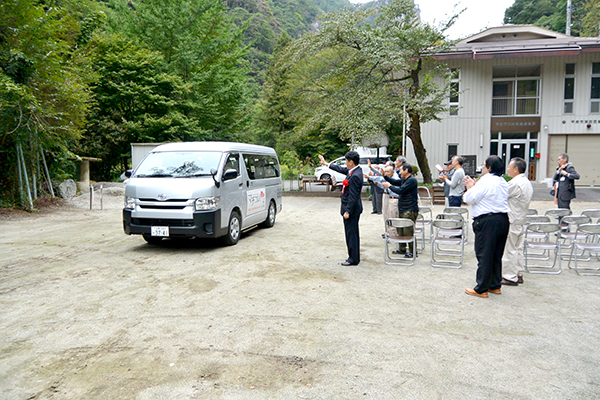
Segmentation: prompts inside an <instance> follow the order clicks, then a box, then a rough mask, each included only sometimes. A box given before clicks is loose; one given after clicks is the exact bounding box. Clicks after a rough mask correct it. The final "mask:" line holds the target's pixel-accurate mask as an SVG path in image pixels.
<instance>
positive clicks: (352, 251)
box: [319, 151, 363, 266]
mask: <svg viewBox="0 0 600 400" xmlns="http://www.w3.org/2000/svg"><path fill="white" fill-rule="evenodd" d="M344 158H345V159H346V167H342V166H340V165H336V164H333V163H331V164H330V163H327V162H326V161H325V159H324V158H323V156H322V155H320V154H319V161H320V163H321V164H322V165H325V166H328V167H329V168H331V169H332V170H334V171H337V172H339V173H340V174H344V175H346V179H344V182H343V183H342V184H343V186H342V208H341V211H340V212H341V214H342V216H343V217H344V232H345V234H346V246H347V247H348V259H347V260H346V261H344V262H343V263H342V265H345V266H347V265H358V263H359V262H360V236H359V232H358V222H359V220H360V214H361V213H362V211H363V206H362V201H361V199H360V196H361V192H362V186H363V172H362V169H361V168H360V167H359V166H358V164H359V162H360V155H359V154H358V153H357V152H356V151H349V152H348V153H346V155H345V156H344Z"/></svg>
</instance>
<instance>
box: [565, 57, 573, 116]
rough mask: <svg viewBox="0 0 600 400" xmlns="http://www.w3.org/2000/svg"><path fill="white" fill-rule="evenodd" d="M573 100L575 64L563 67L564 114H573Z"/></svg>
mask: <svg viewBox="0 0 600 400" xmlns="http://www.w3.org/2000/svg"><path fill="white" fill-rule="evenodd" d="M574 98H575V64H566V65H565V91H564V107H563V113H564V114H573V99H574Z"/></svg>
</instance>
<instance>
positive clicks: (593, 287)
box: [0, 186, 600, 400]
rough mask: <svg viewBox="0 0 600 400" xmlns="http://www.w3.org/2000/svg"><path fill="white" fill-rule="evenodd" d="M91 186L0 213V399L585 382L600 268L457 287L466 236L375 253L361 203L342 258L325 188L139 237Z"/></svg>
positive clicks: (534, 391) (380, 394)
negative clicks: (594, 273) (474, 290)
mask: <svg viewBox="0 0 600 400" xmlns="http://www.w3.org/2000/svg"><path fill="white" fill-rule="evenodd" d="M103 195H104V198H103V208H104V209H103V210H100V209H99V199H98V195H96V199H95V200H96V203H95V205H94V209H93V210H89V197H88V196H80V197H77V198H74V199H72V200H71V201H70V202H69V203H68V206H66V207H62V208H59V209H56V210H54V211H53V212H51V213H49V212H46V213H40V214H28V215H17V216H12V217H10V218H3V219H0V224H1V226H2V229H1V230H0V315H1V318H0V337H1V339H0V359H1V360H2V362H0V398H1V399H200V398H202V399H244V400H245V399H356V398H373V399H404V398H409V399H434V398H437V399H466V398H467V399H468V398H481V397H488V398H493V399H591V398H600V373H599V372H600V329H599V328H600V312H599V311H600V294H599V291H598V289H597V284H598V282H600V277H591V276H590V277H582V276H577V275H576V274H575V272H574V271H573V270H569V269H567V268H565V270H564V271H563V273H562V274H560V275H554V276H551V275H532V274H526V275H525V283H524V284H523V285H521V286H518V287H506V288H503V294H502V295H500V296H493V295H490V298H488V299H480V298H475V297H471V296H466V295H465V294H464V288H465V287H472V286H473V285H474V279H475V269H476V264H475V260H474V255H473V244H472V236H471V242H470V243H469V244H468V245H467V246H466V261H465V266H464V267H463V268H462V269H460V270H449V269H436V268H432V267H431V266H430V265H429V254H430V253H429V248H427V249H426V250H425V252H424V253H422V254H421V255H420V257H419V258H418V259H417V263H416V264H415V265H414V266H410V267H407V266H390V265H386V264H384V263H383V261H382V257H383V241H382V239H381V232H382V229H383V221H382V219H381V216H377V215H371V214H369V213H368V212H367V211H370V204H369V203H368V202H365V211H366V212H365V214H363V216H362V218H361V223H360V229H361V246H362V262H361V263H360V265H358V266H353V267H343V266H341V265H340V262H341V261H343V260H344V259H345V258H346V256H347V255H346V249H345V245H344V236H343V227H342V219H341V216H340V215H339V199H336V198H319V197H291V196H286V197H284V205H283V211H282V212H281V213H280V214H279V215H278V216H277V223H276V224H275V226H274V227H273V228H271V229H255V230H252V231H250V232H247V233H246V234H244V235H243V237H242V239H241V240H240V242H239V243H238V244H237V245H236V246H233V247H224V246H222V245H221V244H220V243H218V242H217V241H166V242H165V243H164V244H163V245H162V246H151V245H148V244H146V243H145V242H144V241H143V239H142V238H141V237H140V236H127V235H125V234H124V233H123V229H122V219H121V207H122V201H123V200H122V188H121V187H119V186H116V187H106V188H105V189H104V191H103ZM532 206H533V207H536V208H538V210H539V211H540V212H542V211H543V210H545V209H547V208H552V207H553V206H552V204H551V203H550V202H535V203H533V204H532ZM573 208H574V210H575V211H576V212H577V211H581V210H583V209H587V208H598V205H597V203H573ZM435 211H436V213H437V212H440V211H441V207H439V206H437V207H436V210H435Z"/></svg>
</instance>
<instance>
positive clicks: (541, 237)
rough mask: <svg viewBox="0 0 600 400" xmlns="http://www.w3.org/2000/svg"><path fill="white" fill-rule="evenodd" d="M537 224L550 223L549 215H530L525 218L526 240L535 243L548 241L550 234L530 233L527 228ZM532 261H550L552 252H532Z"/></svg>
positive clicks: (530, 254)
mask: <svg viewBox="0 0 600 400" xmlns="http://www.w3.org/2000/svg"><path fill="white" fill-rule="evenodd" d="M535 223H550V217H548V216H547V215H529V216H527V217H525V240H529V241H530V242H533V241H537V242H540V241H548V234H547V233H544V232H533V231H528V230H527V226H529V225H531V224H535ZM529 256H530V259H535V260H543V261H546V260H549V259H550V252H549V251H547V250H542V251H541V252H533V251H532V252H531V253H529Z"/></svg>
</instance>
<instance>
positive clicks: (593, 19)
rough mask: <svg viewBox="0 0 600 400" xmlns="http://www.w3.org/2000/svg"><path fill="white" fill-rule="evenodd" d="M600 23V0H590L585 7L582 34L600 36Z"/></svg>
mask: <svg viewBox="0 0 600 400" xmlns="http://www.w3.org/2000/svg"><path fill="white" fill-rule="evenodd" d="M599 24H600V0H588V1H587V2H586V3H585V6H584V8H583V21H582V27H581V36H585V37H598V36H600V31H599Z"/></svg>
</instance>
